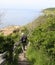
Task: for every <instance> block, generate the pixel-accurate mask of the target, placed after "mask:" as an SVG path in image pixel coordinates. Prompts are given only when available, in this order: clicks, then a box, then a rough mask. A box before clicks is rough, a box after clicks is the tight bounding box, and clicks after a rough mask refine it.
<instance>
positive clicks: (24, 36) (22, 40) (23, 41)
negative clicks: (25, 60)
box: [21, 33, 27, 52]
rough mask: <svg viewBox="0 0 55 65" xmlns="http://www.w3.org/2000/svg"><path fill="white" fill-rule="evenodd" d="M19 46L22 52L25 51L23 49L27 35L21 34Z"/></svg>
mask: <svg viewBox="0 0 55 65" xmlns="http://www.w3.org/2000/svg"><path fill="white" fill-rule="evenodd" d="M21 45H22V51H23V52H24V51H25V50H26V49H25V47H26V46H27V35H26V34H24V33H22V34H21Z"/></svg>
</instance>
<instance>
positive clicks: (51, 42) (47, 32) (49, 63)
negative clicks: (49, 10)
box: [27, 16, 55, 65]
mask: <svg viewBox="0 0 55 65" xmlns="http://www.w3.org/2000/svg"><path fill="white" fill-rule="evenodd" d="M45 21H46V22H45ZM45 21H44V23H43V24H40V25H39V26H38V27H37V28H36V29H35V30H34V31H33V32H32V34H31V36H30V39H29V40H30V42H31V44H30V46H29V48H28V50H27V58H28V59H29V61H30V62H31V63H32V65H55V17H51V16H48V17H46V20H45Z"/></svg>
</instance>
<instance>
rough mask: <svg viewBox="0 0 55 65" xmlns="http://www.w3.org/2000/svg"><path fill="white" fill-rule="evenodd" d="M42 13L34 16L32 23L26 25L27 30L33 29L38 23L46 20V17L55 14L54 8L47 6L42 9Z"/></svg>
mask: <svg viewBox="0 0 55 65" xmlns="http://www.w3.org/2000/svg"><path fill="white" fill-rule="evenodd" d="M42 13H43V15H41V16H39V17H38V18H36V19H35V20H34V21H33V22H32V23H29V24H27V25H26V27H27V28H28V29H29V30H34V28H36V27H38V26H39V25H40V24H43V23H45V22H46V19H47V18H48V17H49V16H52V17H53V16H55V8H47V9H44V10H43V11H42Z"/></svg>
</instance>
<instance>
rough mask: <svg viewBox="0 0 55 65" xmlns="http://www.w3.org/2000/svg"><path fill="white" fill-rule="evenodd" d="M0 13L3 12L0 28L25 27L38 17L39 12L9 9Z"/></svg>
mask: <svg viewBox="0 0 55 65" xmlns="http://www.w3.org/2000/svg"><path fill="white" fill-rule="evenodd" d="M0 11H1V12H3V14H2V17H1V22H2V24H1V25H0V28H1V27H5V26H8V25H25V24H27V23H29V22H32V21H33V20H34V19H35V18H37V17H38V16H39V15H40V10H30V9H29V10H26V9H23V10H21V9H20V10H17V9H9V10H0Z"/></svg>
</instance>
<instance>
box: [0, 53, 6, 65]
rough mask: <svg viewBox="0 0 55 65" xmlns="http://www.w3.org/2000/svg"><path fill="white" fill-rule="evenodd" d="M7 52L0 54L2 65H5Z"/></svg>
mask: <svg viewBox="0 0 55 65" xmlns="http://www.w3.org/2000/svg"><path fill="white" fill-rule="evenodd" d="M6 53H7V52H4V53H1V54H0V65H4V63H5V61H6V59H5V58H4V57H5V55H6Z"/></svg>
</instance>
